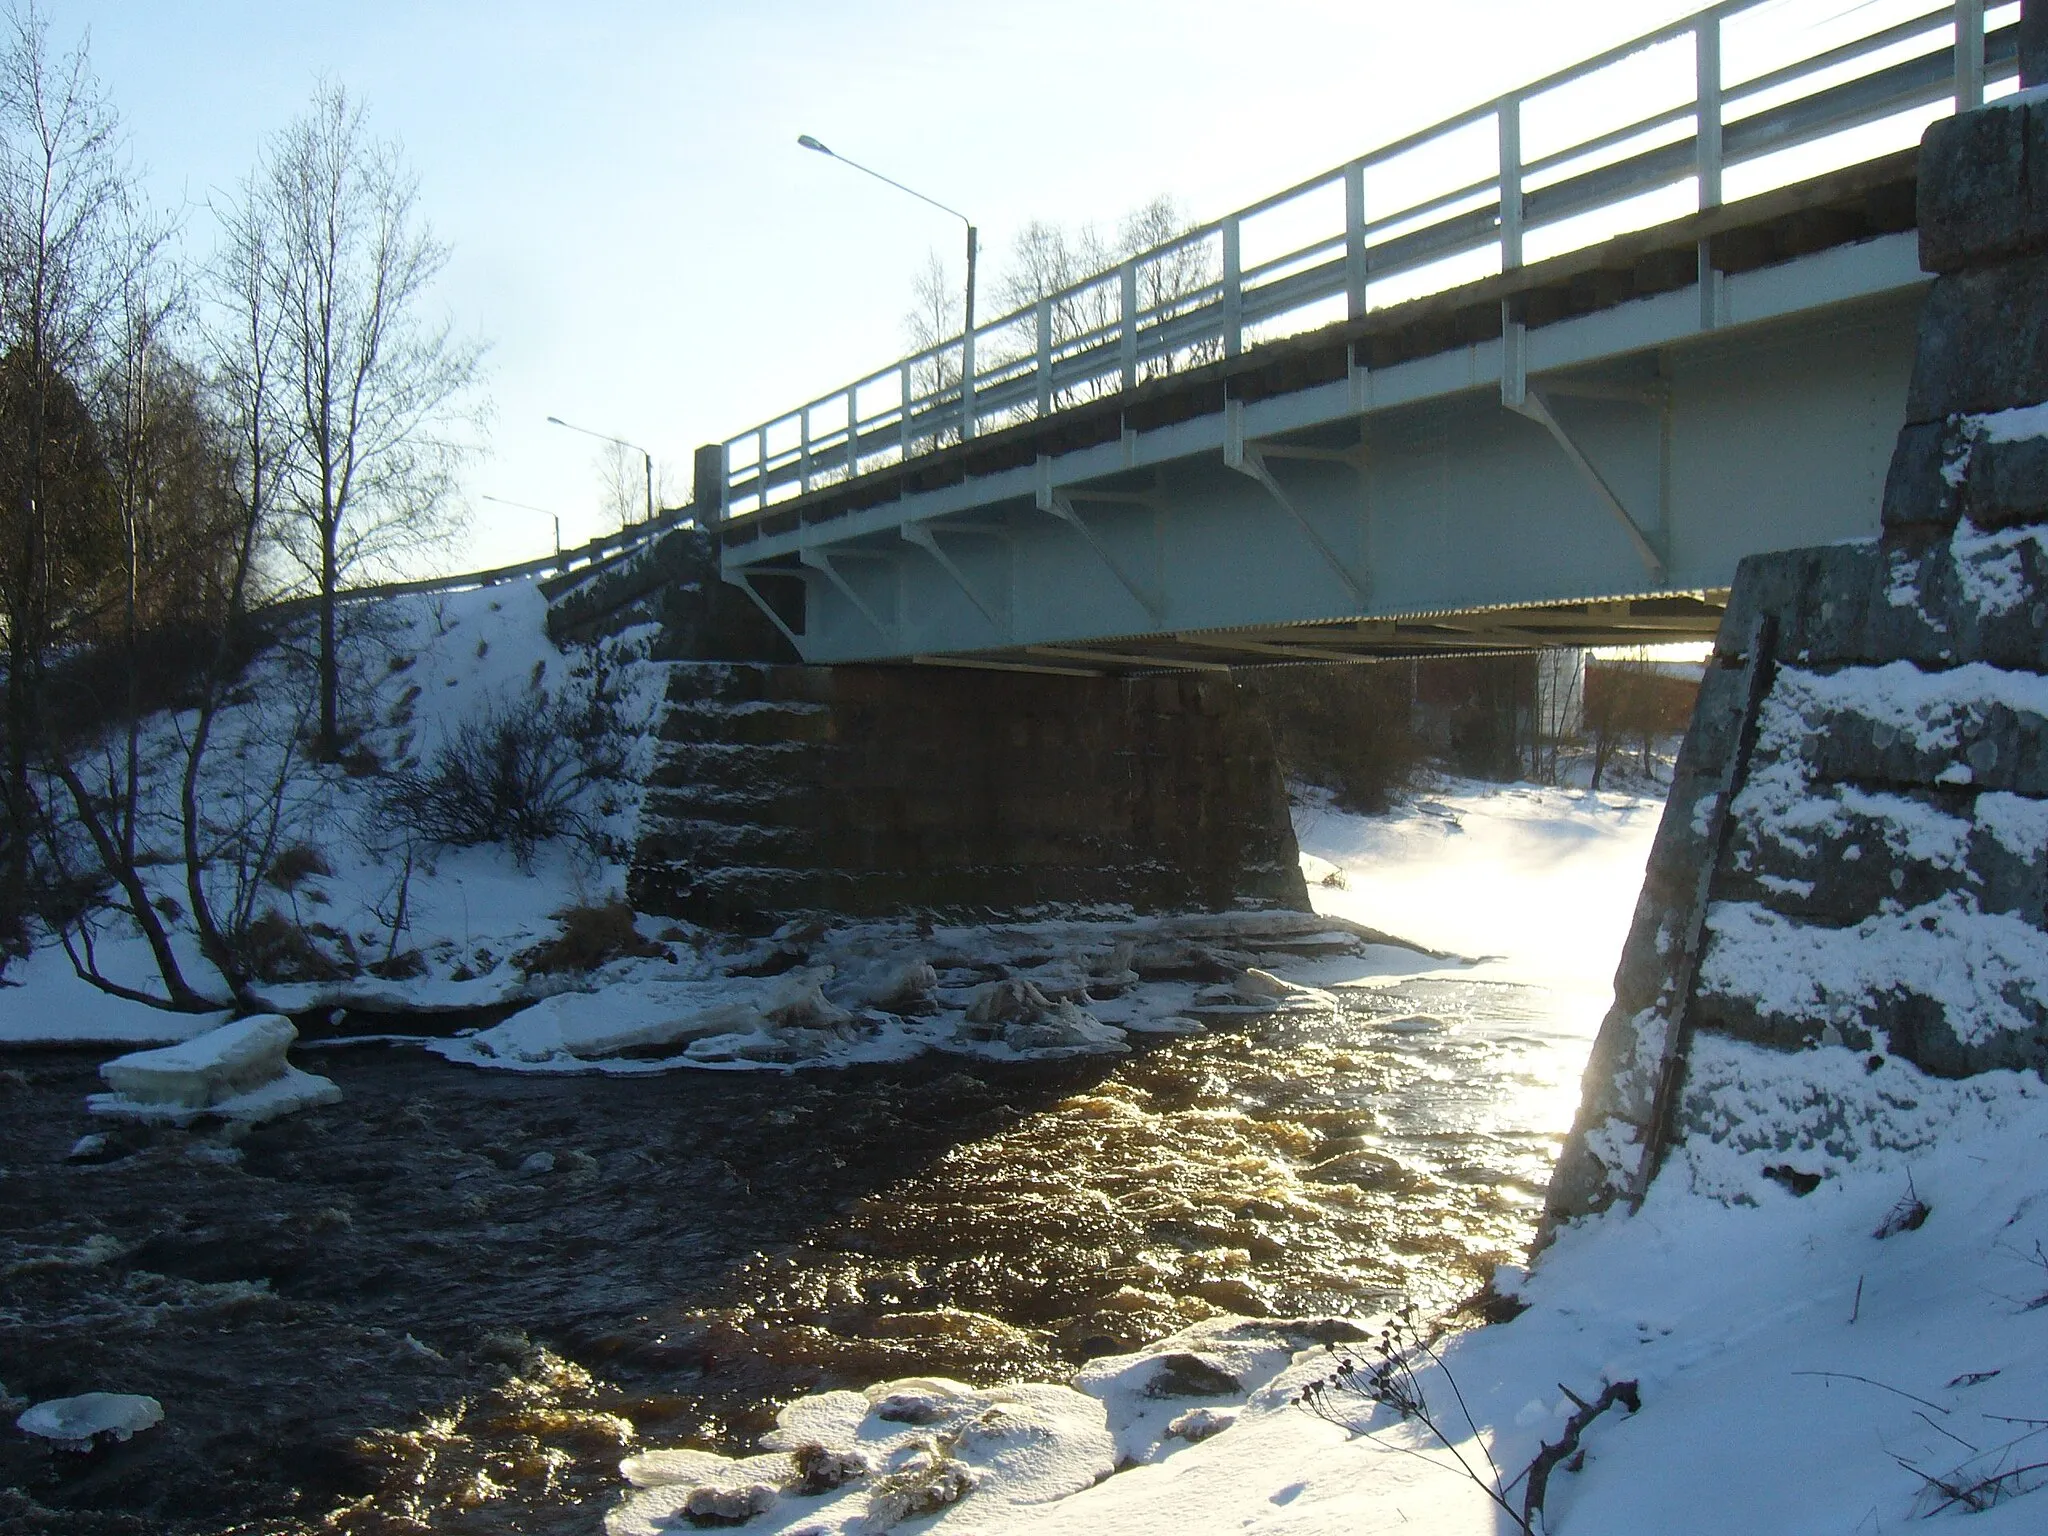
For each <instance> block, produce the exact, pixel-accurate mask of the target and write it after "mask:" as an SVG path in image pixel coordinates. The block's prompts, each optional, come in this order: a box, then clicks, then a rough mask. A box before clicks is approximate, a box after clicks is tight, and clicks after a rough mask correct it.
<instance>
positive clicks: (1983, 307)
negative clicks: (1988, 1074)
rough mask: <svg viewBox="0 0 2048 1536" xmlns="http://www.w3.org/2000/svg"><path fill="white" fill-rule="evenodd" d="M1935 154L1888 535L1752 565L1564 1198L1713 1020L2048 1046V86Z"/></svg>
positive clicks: (1560, 1178) (1806, 1044)
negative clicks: (1920, 302)
mask: <svg viewBox="0 0 2048 1536" xmlns="http://www.w3.org/2000/svg"><path fill="white" fill-rule="evenodd" d="M2037 9H2038V8H2037V7H2033V6H2030V7H2029V10H2030V13H2032V12H2034V11H2036V10H2037ZM2039 30H2040V29H2039V28H2036V29H2035V32H2036V34H2038V32H2039ZM1920 165H1921V172H1920V208H1919V215H1920V237H1921V260H1922V264H1923V266H1925V267H1926V268H1927V270H1929V271H1930V272H1933V273H1934V274H1935V275H1936V276H1935V282H1934V284H1933V286H1932V289H1931V290H1930V293H1929V297H1928V300H1927V304H1926V308H1925V311H1924V313H1923V316H1922V321H1921V328H1920V338H1919V353H1918V358H1917V362H1916V367H1915V374H1914V379H1913V384H1912V389H1911V395H1910V401H1909V406H1908V424H1907V425H1906V427H1905V428H1904V430H1903V431H1902V432H1901V433H1900V436H1899V442H1898V448H1897V452H1896V453H1895V455H1894V458H1893V462H1892V467H1891V473H1890V476H1889V478H1888V481H1887V484H1886V487H1885V492H1884V503H1883V507H1882V527H1883V533H1882V536H1881V537H1880V538H1878V539H1876V540H1873V541H1870V542H1868V543H1862V544H1845V545H1831V546H1827V547H1824V548H1818V549H1799V550H1789V551H1784V552H1781V553H1776V554H1768V555H1761V556H1757V557H1755V558H1752V559H1750V560H1747V561H1745V562H1744V563H1743V565H1742V568H1741V570H1740V571H1739V572H1738V574H1737V577H1736V582H1735V589H1734V593H1733V597H1732V599H1731V604H1730V608H1729V612H1728V615H1727V618H1726V620H1725V621H1724V623H1723V626H1722V629H1721V635H1720V639H1719V641H1718V643H1717V645H1716V649H1715V656H1714V661H1713V664H1712V666H1711V667H1710V668H1709V670H1708V673H1707V677H1706V679H1705V682H1704V684H1703V686H1702V689H1701V694H1700V700H1699V705H1698V708H1697V710H1696V712H1695V714H1694V717H1693V723H1692V727H1691V730H1690V732H1689V733H1688V735H1687V738H1686V743H1685V747H1684V749H1683V752H1682V753H1681V755H1680V759H1679V763H1678V769H1677V774H1676V777H1675V780H1674V784H1673V787H1672V793H1671V797H1670V800H1669V802H1668V804H1667V806H1666V809H1665V814H1664V820H1663V823H1662V825H1661V826H1660V828H1659V831H1658V835H1657V841H1656V844H1655V846H1654V849H1653V851H1652V853H1651V857H1650V864H1649V868H1648V871H1647V875H1646V879H1645V884H1644V889H1643V894H1642V897H1641V899H1640V901H1639V903H1638V906H1637V909H1636V915H1635V920H1634V924H1633V927H1632V929H1631V931H1630V934H1629V938H1628V942H1627V946H1626V949H1625V950H1624V953H1623V958H1622V962H1621V966H1620V969H1619V971H1618V972H1617V974H1616V977H1615V1000H1614V1006H1613V1008H1612V1010H1611V1011H1610V1012H1609V1014H1608V1015H1607V1018H1606V1020H1605V1022H1604V1023H1603V1025H1602V1028H1601V1031H1600V1035H1599V1038H1598V1040H1597V1041H1596V1043H1595V1046H1594V1050H1593V1056H1592V1060H1591V1062H1590V1064H1589V1065H1588V1067H1587V1071H1586V1078H1585V1089H1584V1097H1583V1099H1582V1102H1581V1106H1580V1111H1579V1116H1578V1120H1577V1123H1576V1124H1575V1125H1574V1127H1573V1130H1572V1134H1571V1136H1570V1138H1569V1140H1568V1142H1567V1144H1566V1147H1565V1151H1564V1154H1563V1156H1562V1157H1561V1159H1560V1162H1559V1165H1558V1168H1557V1171H1556V1173H1555V1175H1554V1177H1553V1180H1552V1183H1551V1187H1550V1194H1549V1201H1548V1210H1547V1221H1548V1223H1549V1224H1551V1225H1552V1226H1554V1225H1555V1224H1556V1223H1557V1222H1560V1221H1565V1220H1569V1219H1571V1218H1573V1217H1576V1216H1579V1215H1583V1214H1587V1213H1589V1212H1592V1211H1596V1210H1599V1209H1602V1208H1603V1207H1605V1206H1607V1205H1610V1204H1612V1203H1614V1202H1615V1201H1617V1200H1634V1199H1640V1198H1641V1195H1642V1192H1643V1190H1644V1188H1645V1187H1646V1186H1647V1184H1648V1182H1649V1180H1650V1179H1651V1178H1652V1177H1653V1176H1654V1174H1655V1172H1656V1170H1657V1167H1658V1164H1659V1161H1660V1159H1661V1157H1662V1154H1663V1151H1664V1149H1665V1148H1666V1147H1667V1146H1668V1145H1669V1144H1670V1143H1671V1142H1672V1141H1673V1140H1674V1139H1676V1138H1679V1137H1682V1136H1684V1135H1686V1134H1688V1133H1689V1132H1692V1131H1698V1130H1702V1129H1705V1126H1704V1113H1703V1109H1702V1107H1701V1106H1697V1105H1693V1104H1691V1103H1690V1102H1689V1101H1688V1098H1687V1093H1686V1063H1687V1053H1688V1049H1689V1046H1690V1043H1691V1041H1692V1040H1693V1039H1694V1038H1695V1037H1696V1036H1698V1035H1699V1034H1702V1033H1704V1034H1711V1035H1720V1036H1724V1037H1728V1038H1733V1039H1739V1040H1744V1041H1749V1042H1752V1043H1754V1044H1757V1045H1762V1046H1765V1047H1768V1048H1772V1049H1776V1050H1782V1051H1786V1052H1798V1051H1804V1050H1813V1049H1818V1048H1822V1047H1837V1046H1839V1047H1848V1048H1851V1049H1855V1050H1858V1051H1866V1052H1873V1053H1879V1052H1881V1053H1885V1054H1889V1055H1896V1056H1899V1057H1902V1058H1904V1059H1906V1060H1909V1061H1911V1062H1913V1063H1914V1064H1915V1065H1917V1066H1918V1067H1920V1068H1921V1069H1922V1070H1923V1071H1926V1072H1930V1073H1934V1074H1938V1075H1943V1076H1965V1075H1969V1074H1972V1073H1976V1072H1981V1071H1985V1070H1989V1069H1994V1068H2023V1069H2036V1070H2040V1069H2048V403H2044V402H2048V101H2036V100H2033V99H2031V96H2029V97H2023V98H2022V99H2020V100H2018V101H2017V102H2015V103H2013V104H2010V105H2002V106H2000V105H1994V106H1992V107H1988V108H1985V109H1982V110H1980V111H1977V112H1973V113H1968V114H1964V115H1963V116H1960V117H1957V118H1952V119H1948V120H1945V121H1943V122H1940V123H1937V124H1935V125H1934V126H1933V127H1932V128H1930V129H1929V130H1928V133H1927V135H1926V138H1925V140H1924V141H1923V144H1922V148H1921V162H1920Z"/></svg>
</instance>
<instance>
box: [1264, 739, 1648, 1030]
mask: <svg viewBox="0 0 2048 1536" xmlns="http://www.w3.org/2000/svg"><path fill="white" fill-rule="evenodd" d="M1662 814H1663V801H1662V800H1661V799H1658V798H1655V797H1652V796H1648V795H1639V794H1617V793H1610V792H1606V791H1602V792H1599V793H1589V792H1586V791H1583V790H1574V789H1564V788H1556V787H1552V786H1547V785H1535V784H1506V785H1503V784H1487V783H1483V782H1480V781H1477V780H1469V779H1445V780H1444V781H1443V782H1442V784H1441V785H1440V787H1439V788H1438V789H1437V790H1436V791H1435V792H1433V793H1430V794H1426V795H1421V796H1418V797H1416V798H1415V799H1414V800H1412V801H1411V802H1410V803H1409V804H1407V805H1405V806H1403V807H1401V808H1399V809H1398V810H1396V811H1395V812H1393V813H1392V814H1391V815H1387V816H1373V817H1368V816H1353V815H1347V814H1345V813H1343V812H1341V811H1337V810H1335V809H1333V808H1331V807H1329V806H1328V805H1325V804H1314V803H1311V804H1309V805H1307V806H1305V807H1303V808H1301V809H1299V810H1297V812H1296V814H1295V829H1296V834H1297V836H1298V837H1299V839H1300V842H1301V848H1302V872H1303V874H1304V875H1305V876H1306V877H1307V879H1308V885H1309V896H1310V899H1311V900H1312V901H1313V902H1314V903H1315V907H1316V910H1317V911H1318V912H1323V913H1328V914H1329V915H1331V916H1335V917H1346V918H1350V919H1351V920H1352V921H1354V922H1358V923H1363V924H1366V925H1368V926H1370V927H1374V928H1378V929H1381V930H1384V931H1386V932H1390V933H1398V934H1400V935H1401V936H1402V937H1403V938H1405V939H1411V940H1414V941H1415V942H1417V943H1420V944H1423V945H1425V946H1427V947H1429V948H1431V949H1437V950H1443V951H1447V952H1449V953H1451V954H1457V955H1473V956H1483V957H1485V961H1484V963H1483V964H1481V965H1479V966H1477V967H1474V968H1473V969H1471V970H1468V971H1464V972H1462V973H1461V974H1464V975H1467V976H1470V977H1472V978H1474V979H1485V980H1498V981H1508V982H1519V983H1526V984H1529V985H1534V986H1542V987H1548V988H1553V989H1556V990H1558V991H1560V992H1565V993H1569V994H1573V995H1574V996H1576V997H1579V998H1582V999H1592V1000H1595V1001H1597V1002H1598V1004H1599V1007H1600V1008H1601V1009H1604V1008H1605V1006H1606V1002H1605V998H1606V994H1607V993H1608V991H1609V990H1610V988H1611V986H1612V983H1613V979H1614V967H1615V963H1616V961H1617V960H1618V959H1619V958H1620V955H1621V943H1622V939H1623V938H1624V937H1625V936H1626V935H1627V932H1628V925H1629V921H1630V919H1631V918H1632V917H1633V915H1634V913H1635V901H1636V893H1637V892H1638V891H1639V890H1640V889H1641V887H1642V877H1643V866H1644V865H1645V863H1647V862H1648V860H1649V856H1650V843H1651V840H1652V839H1653V838H1654V837H1655V836H1656V831H1657V822H1658V819H1659V818H1660V817H1661V816H1662ZM1332 873H1335V874H1336V875H1338V876H1339V877H1340V878H1341V879H1342V881H1343V882H1344V883H1343V884H1342V885H1341V886H1337V885H1331V884H1326V883H1325V881H1326V878H1327V877H1328V876H1330V875H1331V874H1332ZM1595 1017H1596V1018H1597V1010H1596V1013H1595Z"/></svg>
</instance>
